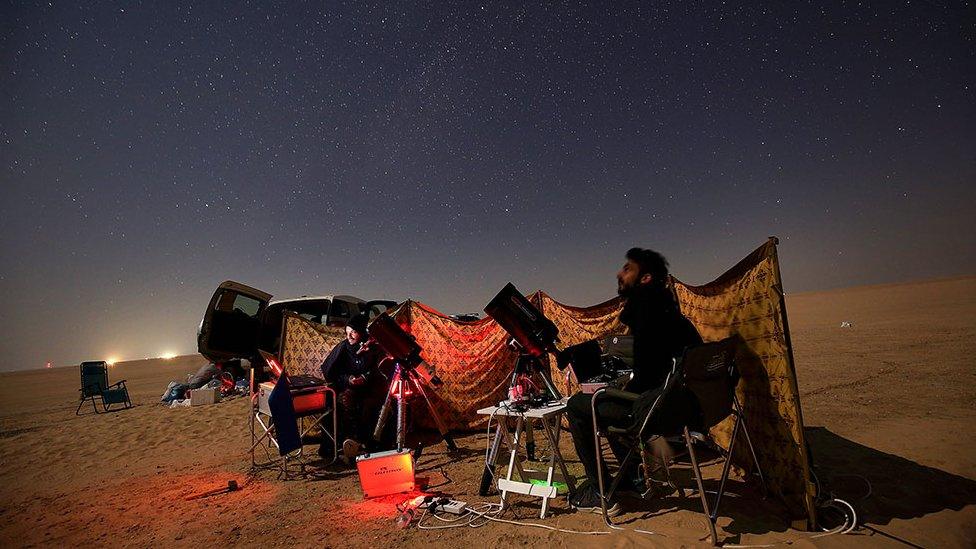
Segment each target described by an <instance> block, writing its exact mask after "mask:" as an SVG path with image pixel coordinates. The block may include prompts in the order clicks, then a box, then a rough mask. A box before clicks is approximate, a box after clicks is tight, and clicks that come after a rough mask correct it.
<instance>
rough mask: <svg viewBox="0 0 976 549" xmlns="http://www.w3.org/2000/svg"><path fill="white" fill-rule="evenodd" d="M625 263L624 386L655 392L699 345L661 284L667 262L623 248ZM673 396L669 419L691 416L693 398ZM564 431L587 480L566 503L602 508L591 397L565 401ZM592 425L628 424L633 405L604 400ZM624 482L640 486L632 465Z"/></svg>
mask: <svg viewBox="0 0 976 549" xmlns="http://www.w3.org/2000/svg"><path fill="white" fill-rule="evenodd" d="M626 257H627V261H626V263H624V266H623V267H622V268H621V269H620V272H619V273H617V292H618V293H619V294H620V295H621V296H623V297H624V298H626V300H627V302H626V304H625V305H624V308H623V311H621V313H620V321H621V322H623V323H624V324H625V325H627V326H628V327H629V328H630V331H631V334H632V335H633V338H634V376H633V378H632V379H631V381H630V382H629V383H628V384H627V387H626V389H627V391H629V392H632V393H644V392H647V391H652V390H658V391H659V390H660V386H661V384H662V383H663V382H664V380H665V378H666V376H667V374H668V372H669V371H670V369H671V367H672V365H673V363H674V358H675V357H676V356H680V355H681V353H682V351H683V350H684V349H685V347H688V346H689V345H697V344H699V343H701V336H699V335H698V331H697V330H696V329H695V327H694V326H693V325H692V324H691V322H689V321H688V319H686V318H685V317H684V316H682V315H681V312H680V311H679V310H678V305H677V303H675V300H674V296H673V295H672V294H671V292H670V290H668V288H667V287H665V283H666V282H667V279H668V262H667V260H665V259H664V257H663V256H662V255H661V254H659V253H657V252H655V251H653V250H645V249H641V248H632V249H630V250H628V251H627V256H626ZM680 397H681V395H679V394H676V395H674V397H673V398H669V399H667V401H666V402H665V403H664V404H665V405H666V407H667V409H668V411H669V412H670V414H669V415H670V417H672V418H674V419H676V420H680V419H681V418H684V417H686V416H695V415H696V414H697V409H696V408H695V406H694V399H689V398H680ZM566 416H567V420H568V422H569V430H570V433H571V434H572V435H573V444H574V445H575V446H576V454H577V455H578V456H579V459H580V462H582V464H583V468H584V469H585V470H586V477H587V478H586V481H584V482H583V485H582V487H581V488H580V489H579V490H577V492H576V494H575V497H573V498H572V499H571V501H570V504H571V505H573V506H574V507H576V508H577V509H585V510H591V511H594V512H600V511H601V509H602V506H601V498H600V492H599V489H598V486H597V474H598V464H597V455H596V453H595V451H594V446H593V437H594V421H593V417H594V414H593V408H592V405H591V395H587V394H582V393H581V394H576V395H574V396H573V397H571V398H570V399H569V402H568V403H567V404H566ZM596 418H597V421H596V423H597V424H598V425H599V426H600V427H607V426H611V425H613V426H618V427H627V426H630V424H631V423H633V421H634V419H633V418H634V406H633V403H632V402H630V401H612V400H607V401H604V402H602V403H600V404H599V405H598V406H597V408H596ZM611 448H612V449H613V450H614V453H615V455H617V458H618V459H622V457H623V455H624V454H625V453H626V450H625V449H624V448H623V447H621V446H620V445H618V444H617V443H616V442H615V441H614V442H612V444H611ZM625 473H626V475H627V476H628V481H627V482H628V484H627V485H625V486H624V489H625V490H626V491H633V490H634V489H635V488H636V487H637V486H638V485H639V484H641V482H640V479H639V478H638V474H637V467H636V465H634V466H632V467H629V468H628V470H627V471H625ZM610 510H611V512H612V513H613V514H617V513H619V512H620V508H619V506H618V505H616V502H613V501H611V502H610Z"/></svg>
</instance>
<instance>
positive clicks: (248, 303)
mask: <svg viewBox="0 0 976 549" xmlns="http://www.w3.org/2000/svg"><path fill="white" fill-rule="evenodd" d="M215 309H216V310H218V311H226V312H231V311H238V312H241V313H244V314H245V315H247V316H249V317H251V318H254V317H256V316H257V315H258V311H260V310H261V302H260V301H258V300H257V299H254V298H253V297H248V296H246V295H244V294H239V293H237V292H235V291H232V290H224V293H223V294H221V296H220V299H218V300H217V306H216V307H215Z"/></svg>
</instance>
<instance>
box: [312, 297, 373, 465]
mask: <svg viewBox="0 0 976 549" xmlns="http://www.w3.org/2000/svg"><path fill="white" fill-rule="evenodd" d="M366 323H367V318H366V315H364V314H358V315H356V316H354V317H352V318H351V319H350V320H349V323H348V324H347V325H346V339H344V340H343V341H342V343H340V344H338V345H336V346H335V348H334V349H332V352H331V353H329V356H328V357H326V359H325V362H323V363H322V376H323V377H324V378H325V379H326V380H327V381H329V382H330V383H332V385H333V387H334V389H335V391H336V401H337V403H338V406H339V419H340V421H341V424H340V426H339V433H337V436H336V440H343V439H345V440H344V441H343V443H342V453H343V456H344V457H345V458H346V461H347V462H351V461H352V460H353V459H354V458H355V457H356V455H357V454H358V453H359V450H360V449H361V447H362V445H363V444H364V443H366V441H368V440H369V438H370V435H371V434H372V430H373V427H374V423H375V422H376V416H377V411H378V410H379V407H380V406H381V405H382V404H383V397H384V393H385V387H386V386H385V381H386V380H385V379H384V378H383V376H382V374H380V372H379V370H378V368H377V367H378V365H379V362H380V360H382V359H383V357H384V354H383V352H382V351H380V350H379V349H377V348H376V347H375V346H374V347H372V348H364V347H363V342H364V340H365V338H366ZM324 451H325V450H324V445H323V447H320V448H319V453H320V454H322V452H324Z"/></svg>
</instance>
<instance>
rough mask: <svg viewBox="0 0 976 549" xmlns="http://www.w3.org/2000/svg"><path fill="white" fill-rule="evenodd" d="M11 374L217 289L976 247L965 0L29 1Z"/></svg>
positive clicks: (866, 271)
mask: <svg viewBox="0 0 976 549" xmlns="http://www.w3.org/2000/svg"><path fill="white" fill-rule="evenodd" d="M0 9H2V11H0V78H2V80H0V185H2V201H0V299H2V301H3V305H2V307H0V348H2V350H3V355H4V356H3V360H2V361H0V369H23V368H37V367H43V365H44V364H45V362H47V361H52V362H53V363H54V364H55V365H57V366H60V365H70V364H77V363H78V362H79V361H81V360H86V359H102V358H107V357H109V356H113V357H118V358H123V359H127V358H142V357H152V356H160V355H162V354H164V353H169V352H173V353H179V354H183V353H191V352H194V351H195V349H196V341H195V334H196V329H197V326H198V324H199V322H200V319H201V317H202V315H203V313H204V309H205V308H206V304H207V301H208V299H209V298H210V295H211V294H212V293H213V290H214V288H215V287H216V286H217V284H218V283H220V282H221V281H223V280H226V279H232V280H237V281H240V282H244V283H246V284H250V285H252V286H256V287H258V288H261V289H264V290H267V291H268V292H270V293H272V294H274V295H275V296H276V297H292V296H298V295H303V294H309V295H323V294H331V293H348V294H352V295H356V296H359V297H362V298H365V299H378V298H389V299H395V300H403V299H406V298H413V299H417V300H420V301H423V302H425V303H427V304H429V305H431V306H433V307H435V308H437V309H439V310H441V311H443V312H445V313H460V312H471V311H481V310H482V308H483V307H484V305H485V304H486V303H487V302H488V301H489V300H490V299H491V297H492V296H493V295H494V294H495V293H496V292H497V291H498V290H499V289H500V288H501V287H502V286H503V285H504V284H505V283H506V282H508V281H512V282H514V283H515V284H516V286H518V287H519V288H520V289H522V290H523V292H525V293H529V292H531V291H534V290H536V289H539V288H542V289H545V290H546V291H548V292H549V293H550V295H552V296H553V297H555V298H556V299H557V300H559V301H562V302H565V303H568V304H574V305H589V304H594V303H597V302H599V301H602V300H604V299H607V298H610V297H612V296H613V295H614V292H615V289H616V283H615V280H614V275H615V273H616V272H617V270H618V269H619V267H620V265H621V264H622V262H623V254H624V252H625V251H626V250H627V249H628V248H630V247H631V246H642V247H650V248H654V249H657V250H659V251H661V252H662V253H664V254H665V255H666V256H667V257H668V258H669V260H670V262H671V266H672V272H673V273H674V274H675V275H676V276H678V277H679V278H681V279H682V280H684V281H686V282H689V283H694V284H699V283H705V282H708V281H710V280H712V279H713V278H715V277H717V276H718V275H719V274H721V273H722V272H723V271H724V270H725V269H726V268H728V267H730V266H731V265H733V264H734V263H735V262H737V261H738V260H739V259H740V258H742V257H743V256H745V255H746V254H748V253H749V252H750V251H752V250H753V249H754V248H755V247H757V246H758V245H760V244H761V243H762V242H763V241H764V240H765V239H766V237H767V236H770V235H776V236H778V237H779V238H780V260H781V262H782V269H783V278H784V283H785V286H786V289H787V291H788V292H799V291H812V290H821V289H828V288H836V287H843V286H851V285H859V284H872V283H883V282H897V281H907V280H918V279H925V278H932V277H944V276H956V275H966V274H974V273H976V246H974V245H973V240H974V239H973V236H972V234H973V218H974V216H976V185H974V182H976V101H974V86H976V63H974V58H976V53H974V37H976V32H974V28H976V25H974V15H973V14H974V10H973V6H972V5H971V4H970V3H968V2H943V1H936V0H932V1H921V2H920V1H913V2H859V3H852V2H767V3H748V2H721V3H720V2H684V1H682V2H663V1H661V2H659V1H654V2H640V3H618V2H614V3H606V4H604V3H599V4H598V5H595V6H592V5H591V6H585V7H581V6H578V5H575V4H570V3H550V2H541V3H537V2H506V3H502V2H486V3H476V2H430V3H387V2H379V3H371V2H359V1H355V2H348V3H347V2H290V1H289V2H273V1H261V2H244V3H237V2H207V3H197V2H189V3H187V2H145V1H133V2H98V3H94V2H53V3H48V2H40V3H36V2H26V1H24V2H11V1H9V0H4V1H3V4H2V8H0Z"/></svg>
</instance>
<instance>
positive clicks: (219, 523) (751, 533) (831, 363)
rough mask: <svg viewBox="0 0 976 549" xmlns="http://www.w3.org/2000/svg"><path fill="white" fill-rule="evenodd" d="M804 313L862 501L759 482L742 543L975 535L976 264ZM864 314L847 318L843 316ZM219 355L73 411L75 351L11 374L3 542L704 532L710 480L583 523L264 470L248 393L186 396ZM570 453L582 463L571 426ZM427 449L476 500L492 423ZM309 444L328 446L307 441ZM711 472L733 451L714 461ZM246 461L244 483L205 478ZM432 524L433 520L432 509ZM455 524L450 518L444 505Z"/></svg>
mask: <svg viewBox="0 0 976 549" xmlns="http://www.w3.org/2000/svg"><path fill="white" fill-rule="evenodd" d="M788 312H789V318H790V328H791V333H792V338H793V344H794V351H795V357H796V367H797V374H798V381H799V387H800V394H801V403H802V407H803V415H804V423H805V425H806V433H807V438H808V441H809V444H810V448H811V450H812V454H813V459H814V463H815V466H816V471H817V472H818V476H819V478H820V479H821V480H822V481H823V482H824V484H825V485H829V487H830V490H831V491H832V492H833V493H834V494H835V495H836V496H837V497H840V498H843V499H845V500H847V501H849V502H850V503H852V504H853V505H854V507H855V508H856V509H857V511H858V514H859V516H860V518H861V521H862V526H861V527H860V528H858V529H857V530H856V531H855V532H853V533H852V534H848V535H844V536H839V535H834V536H827V537H820V538H812V537H811V535H812V533H811V532H802V531H798V530H792V529H790V528H789V523H788V522H787V520H786V518H785V516H784V515H783V512H782V510H780V509H779V507H778V505H777V504H776V503H775V502H774V501H763V500H762V499H761V498H760V496H759V495H758V491H757V490H755V489H754V488H753V487H751V486H749V485H745V484H743V483H738V482H733V483H732V486H731V489H732V490H733V491H734V492H736V493H737V494H740V495H739V496H738V497H734V498H730V499H729V500H727V501H726V502H724V503H723V508H722V513H721V517H720V519H719V526H720V535H721V537H722V538H723V539H724V541H725V542H726V543H727V544H745V545H764V544H786V543H792V544H794V545H801V546H809V545H816V546H851V545H854V546H868V547H876V546H880V547H898V546H906V545H907V546H922V547H972V546H973V545H974V540H976V450H974V443H976V437H974V435H973V431H971V430H970V429H972V428H973V425H974V423H976V421H974V420H976V363H974V360H973V356H976V343H974V341H976V277H966V278H957V279H950V280H938V281H928V282H919V283H911V284H897V285H885V286H872V287H858V288H850V289H843V290H835V291H828V292H818V293H809V294H796V295H791V296H790V297H789V299H788ZM844 322H849V323H850V326H849V327H841V324H842V323H844ZM203 363H204V359H203V358H202V357H199V356H187V357H180V358H176V359H171V360H161V359H160V360H141V361H132V362H126V363H119V364H116V365H114V366H112V369H111V372H110V380H111V381H116V380H120V379H126V380H127V382H128V387H129V391H130V394H131V396H132V399H133V401H134V403H135V404H136V407H135V408H134V409H130V410H124V411H120V412H116V413H109V414H101V415H94V414H93V413H92V412H91V408H90V406H89V407H87V408H83V409H82V410H83V412H85V414H84V415H82V416H80V417H79V416H76V415H75V408H76V406H77V403H78V385H79V376H78V369H77V367H65V368H55V369H52V370H42V371H36V370H35V371H22V372H13V373H5V374H0V464H2V466H0V545H2V546H3V547H36V546H45V547H46V546H82V545H95V546H108V545H112V546H126V547H128V546H134V547H149V546H153V547H157V546H167V547H170V546H177V547H179V546H191V545H192V546H215V545H229V544H239V545H242V546H259V545H260V546H300V547H322V546H325V547H363V546H410V547H414V546H423V545H431V544H433V545H438V546H476V547H485V546H505V547H508V546H523V545H529V546H556V547H569V546H573V547H576V546H597V545H599V546H601V547H606V546H612V547H626V546H662V547H675V546H697V545H707V543H708V542H707V538H706V537H705V536H706V533H707V531H706V527H705V521H704V519H703V518H702V516H701V514H700V507H698V506H697V503H698V502H697V500H690V501H684V502H682V501H681V500H679V499H678V498H676V497H672V498H666V499H664V500H658V501H654V502H642V503H638V502H632V504H631V505H630V507H629V508H628V509H629V511H628V512H627V513H626V514H625V515H623V517H621V518H622V519H623V520H624V522H626V523H627V524H626V525H627V526H628V527H639V528H642V529H645V530H650V531H653V532H654V534H640V533H633V532H614V533H611V534H608V535H587V534H574V533H564V532H556V531H549V530H544V529H538V528H531V527H526V526H516V525H511V524H504V523H494V522H492V523H488V524H486V525H484V526H482V527H480V528H477V529H474V528H470V527H463V528H451V529H441V530H419V529H418V528H417V527H416V526H413V527H411V528H409V529H406V530H400V529H397V528H396V527H395V525H394V522H393V519H394V517H395V515H396V510H395V504H396V503H397V502H399V501H401V500H403V499H404V498H403V496H390V497H386V498H379V499H376V500H368V501H364V500H363V499H362V493H361V491H360V488H359V482H358V478H357V476H356V474H355V470H354V469H342V468H337V467H325V466H324V464H323V463H322V462H321V461H319V460H317V459H316V460H312V461H311V466H312V467H311V468H312V469H313V470H315V471H316V472H317V475H316V476H315V477H310V478H304V479H297V480H288V481H283V480H278V479H277V478H276V477H275V474H274V473H273V472H270V471H263V472H260V473H257V474H249V466H250V461H249V457H248V454H247V449H248V447H249V435H248V422H247V417H248V405H247V400H246V399H243V398H241V399H236V400H230V401H226V402H222V403H219V404H215V405H210V406H202V407H194V408H178V409H170V408H167V407H163V406H160V405H158V404H157V402H158V400H159V397H160V395H161V393H162V392H163V390H164V388H165V386H166V383H167V382H168V381H169V380H171V379H183V378H184V377H185V375H186V374H187V373H190V372H193V371H195V370H196V369H197V368H198V367H199V366H200V365H201V364H203ZM563 442H564V443H563V445H562V448H563V451H564V454H565V455H566V456H567V457H568V458H571V461H570V463H569V467H570V470H571V471H573V472H577V473H578V472H579V471H580V467H579V464H578V463H577V462H575V461H574V458H575V454H574V452H573V451H572V446H571V444H570V443H569V441H568V437H564V441H563ZM458 444H459V446H461V448H462V452H461V456H460V457H455V456H450V455H448V454H447V452H446V448H445V447H444V445H443V444H438V445H434V446H431V447H429V448H428V449H426V450H425V452H424V455H423V456H422V459H421V460H420V462H419V463H418V469H419V470H420V473H419V474H420V475H425V476H429V477H430V478H431V480H432V481H433V482H440V481H444V482H446V484H445V485H444V486H442V487H440V490H443V491H444V492H446V493H448V494H450V495H452V496H453V497H455V498H457V499H461V500H464V501H467V502H469V503H477V502H483V501H497V497H491V498H482V497H479V496H478V495H477V489H478V479H479V477H480V471H481V464H482V462H483V461H482V460H483V452H484V448H485V444H486V435H485V434H484V433H468V434H465V435H463V436H461V437H459V438H458ZM307 450H309V451H311V452H313V455H314V447H307ZM709 473H710V475H712V476H714V475H716V474H717V471H715V470H714V469H713V470H710V471H709ZM229 480H236V481H237V482H238V483H239V484H240V485H241V486H242V488H241V490H239V491H236V492H231V493H225V494H219V495H214V496H210V497H197V498H194V496H198V495H200V494H202V493H204V492H206V491H208V490H211V489H216V488H220V487H222V486H226V485H227V482H228V481H229ZM515 501H516V505H515V507H514V509H512V510H511V511H509V512H508V513H507V514H506V515H504V517H505V518H508V519H512V520H518V521H524V522H531V523H536V524H544V525H547V526H551V527H557V528H563V529H570V530H578V531H606V528H605V527H604V526H603V522H602V518H601V517H599V516H596V515H592V514H583V513H576V512H573V511H571V510H569V509H568V507H567V505H566V502H565V500H559V501H557V502H556V503H555V504H554V509H553V513H552V514H551V515H550V516H548V517H547V518H545V519H539V518H538V503H537V500H530V499H528V498H516V500H515ZM426 523H429V524H432V525H433V524H434V521H427V522H425V524H426ZM441 524H442V523H441Z"/></svg>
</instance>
